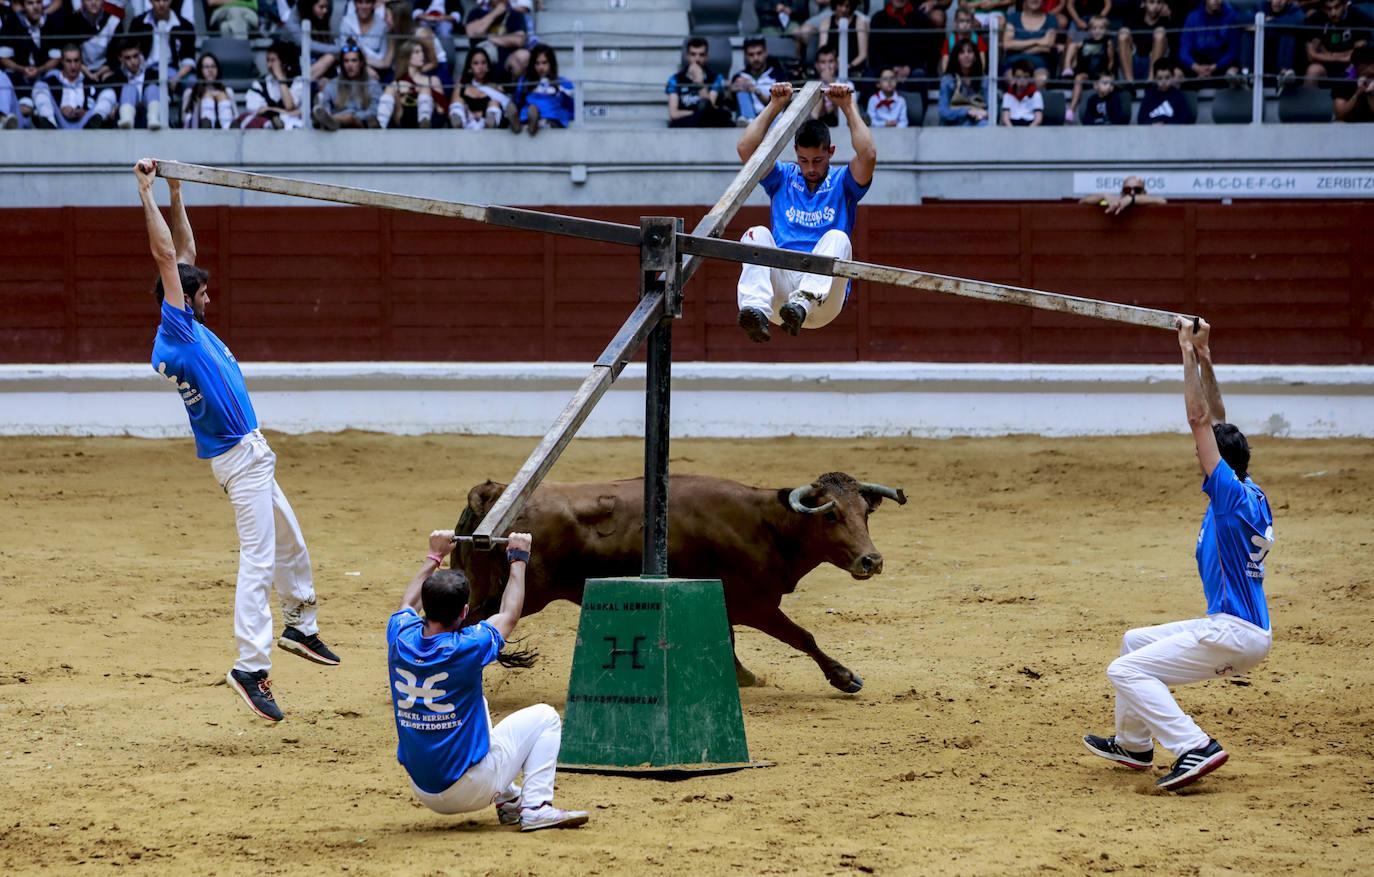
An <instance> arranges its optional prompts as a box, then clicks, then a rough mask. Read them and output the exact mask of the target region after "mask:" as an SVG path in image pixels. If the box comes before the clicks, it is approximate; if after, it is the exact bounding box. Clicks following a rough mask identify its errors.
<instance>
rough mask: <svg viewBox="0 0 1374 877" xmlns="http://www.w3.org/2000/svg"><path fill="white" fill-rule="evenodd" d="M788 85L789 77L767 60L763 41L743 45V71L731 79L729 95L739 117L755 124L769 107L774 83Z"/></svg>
mask: <svg viewBox="0 0 1374 877" xmlns="http://www.w3.org/2000/svg"><path fill="white" fill-rule="evenodd" d="M785 81H787V74H786V73H784V72H783V70H782V68H781V67H779V66H778V65H777V62H775V61H774V60H773V59H772V58H770V57H769V56H768V44H767V43H766V42H765V41H764V39H763V37H750V38H748V39H746V40H745V41H744V69H743V70H741V71H740V72H738V73H736V74H735V75H734V76H733V77H731V79H730V91H731V93H733V94H734V96H735V103H736V104H737V105H738V107H739V117H740V118H741V119H745V120H752V119H753V118H755V117H756V116H758V114H759V113H761V112H763V108H764V107H765V106H767V105H768V90H769V89H770V88H772V87H773V83H775V82H785Z"/></svg>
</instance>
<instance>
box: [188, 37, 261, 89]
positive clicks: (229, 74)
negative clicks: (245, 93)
mask: <svg viewBox="0 0 1374 877" xmlns="http://www.w3.org/2000/svg"><path fill="white" fill-rule="evenodd" d="M200 52H201V54H202V55H203V54H207V53H208V54H211V55H214V56H215V57H216V58H218V59H219V75H220V78H221V79H222V80H223V81H224V82H225V84H226V85H229V86H231V87H232V88H234V89H236V90H242V89H244V88H246V87H247V86H248V84H249V83H251V82H252V81H253V80H255V79H257V78H258V68H257V66H256V65H255V64H254V63H253V44H252V43H251V42H249V41H248V40H236V39H234V38H232V37H206V38H205V40H204V41H203V42H202V43H201V45H200Z"/></svg>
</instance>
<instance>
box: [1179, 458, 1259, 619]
mask: <svg viewBox="0 0 1374 877" xmlns="http://www.w3.org/2000/svg"><path fill="white" fill-rule="evenodd" d="M1202 491H1203V493H1205V494H1207V496H1209V497H1211V500H1212V501H1211V503H1210V504H1208V506H1207V514H1206V515H1204V516H1203V518H1202V529H1201V530H1199V531H1198V534H1197V571H1198V575H1200V576H1201V577H1202V593H1203V595H1204V596H1206V598H1207V614H1208V615H1214V614H1216V613H1218V612H1225V613H1226V614H1227V615H1234V616H1236V617H1237V618H1243V619H1245V620H1246V621H1248V622H1250V623H1251V624H1254V625H1256V626H1258V627H1261V628H1263V629H1265V630H1268V629H1269V607H1268V606H1267V605H1266V603H1265V600H1264V558H1265V555H1267V554H1268V553H1269V549H1270V548H1272V547H1273V545H1274V515H1273V513H1272V512H1271V511H1270V510H1269V499H1268V497H1266V496H1265V495H1264V491H1262V490H1260V489H1259V486H1258V485H1257V484H1255V482H1253V481H1251V480H1250V479H1249V478H1246V479H1245V480H1244V481H1241V480H1240V479H1239V478H1237V477H1236V473H1235V470H1233V469H1232V468H1231V467H1230V465H1228V464H1227V462H1226V461H1225V460H1221V461H1220V462H1218V463H1217V467H1216V468H1215V469H1213V470H1212V474H1211V476H1210V477H1209V478H1208V479H1207V480H1206V481H1204V482H1203V483H1202Z"/></svg>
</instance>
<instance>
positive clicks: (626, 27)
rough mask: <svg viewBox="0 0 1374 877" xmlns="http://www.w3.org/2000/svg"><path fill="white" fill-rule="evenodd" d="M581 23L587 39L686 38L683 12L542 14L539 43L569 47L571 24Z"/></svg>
mask: <svg viewBox="0 0 1374 877" xmlns="http://www.w3.org/2000/svg"><path fill="white" fill-rule="evenodd" d="M578 21H580V22H582V31H583V33H584V34H586V35H587V38H588V39H589V40H590V39H598V40H600V39H602V35H604V34H614V35H617V36H620V35H624V37H625V38H626V39H625V40H624V44H630V45H636V44H640V43H642V42H643V38H645V37H658V38H672V39H675V40H676V41H678V42H679V43H680V42H681V41H682V40H683V39H685V38H686V37H687V13H686V12H685V11H682V10H679V11H668V12H634V11H630V10H623V9H618V10H614V11H611V10H607V11H604V12H555V11H549V12H541V13H539V17H538V20H537V21H536V23H535V25H536V26H535V31H536V32H537V33H538V34H539V38H540V39H541V40H548V41H549V42H551V43H553V44H554V45H555V46H559V45H571V44H572V33H573V25H574V24H575V23H576V22H578Z"/></svg>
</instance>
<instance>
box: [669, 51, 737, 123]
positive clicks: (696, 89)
mask: <svg viewBox="0 0 1374 877" xmlns="http://www.w3.org/2000/svg"><path fill="white" fill-rule="evenodd" d="M710 57H711V47H710V44H709V43H707V42H706V40H705V39H704V38H702V37H692V38H691V39H689V40H688V41H687V52H686V56H685V61H684V63H683V65H682V69H681V70H679V71H678V72H676V73H674V74H673V75H672V76H670V77H668V87H667V89H666V91H667V93H668V127H669V128H728V127H730V126H731V125H733V124H734V120H732V119H731V118H730V111H729V110H727V109H726V108H725V107H723V106H721V105H720V102H721V100H722V98H721V95H722V94H724V93H725V77H723V76H721V75H720V74H719V73H717V74H715V78H714V79H711V78H709V77H710V76H711V75H712V74H711V73H710V72H709V71H708V70H707V69H706V62H707V61H708V60H709V59H710Z"/></svg>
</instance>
